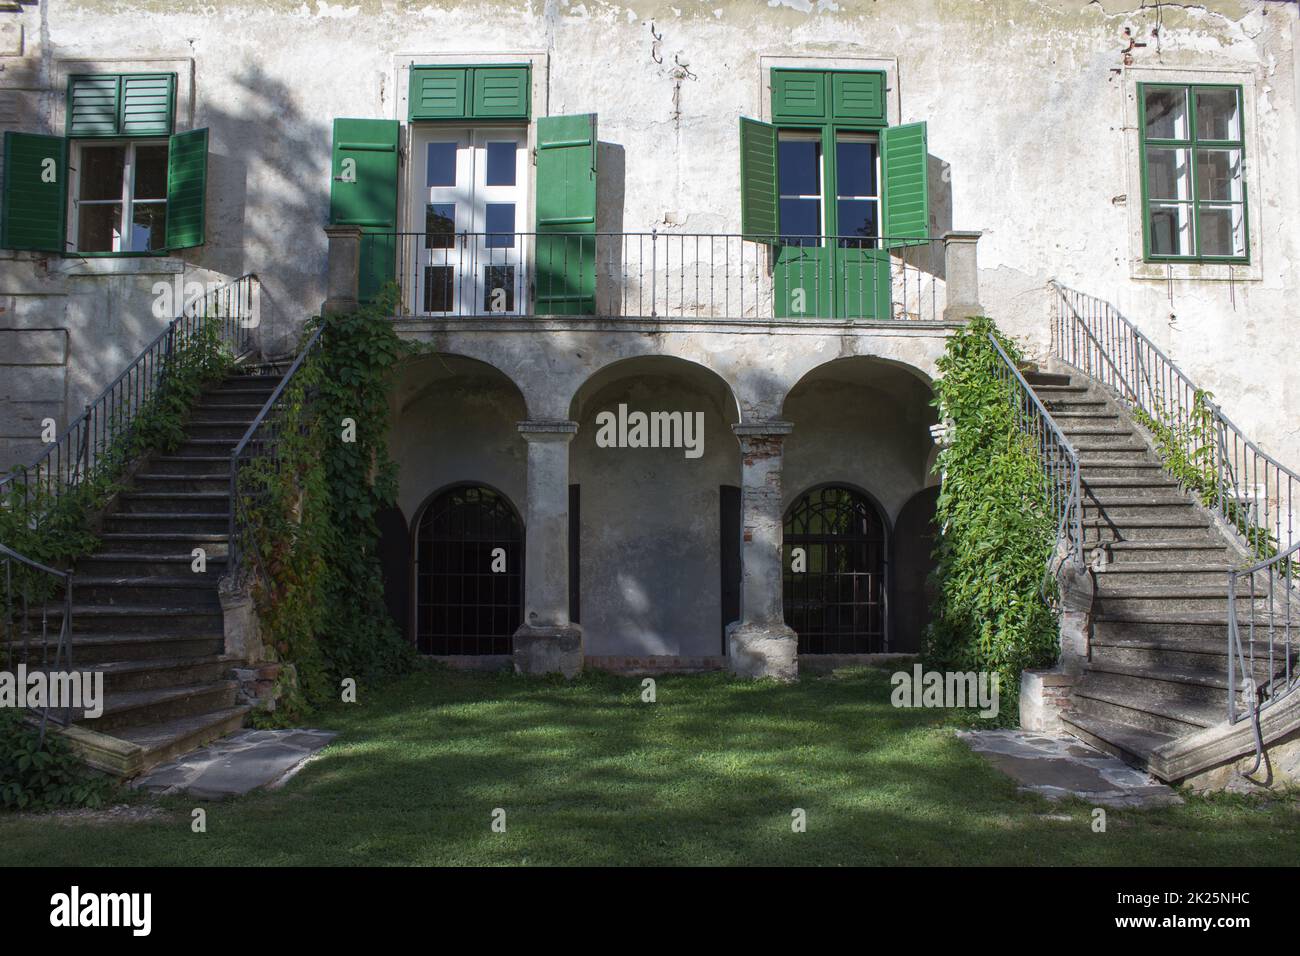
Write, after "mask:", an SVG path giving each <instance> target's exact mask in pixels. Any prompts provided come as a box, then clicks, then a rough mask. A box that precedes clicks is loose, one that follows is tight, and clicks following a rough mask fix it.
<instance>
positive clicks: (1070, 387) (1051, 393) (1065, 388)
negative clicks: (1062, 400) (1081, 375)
mask: <svg viewBox="0 0 1300 956" xmlns="http://www.w3.org/2000/svg"><path fill="white" fill-rule="evenodd" d="M1030 384H1033V383H1032V382H1031V383H1030ZM1091 387H1092V386H1090V385H1081V384H1078V383H1076V382H1074V380H1073V379H1071V380H1070V383H1069V384H1064V385H1058V384H1050V385H1034V394H1036V395H1037V396H1038V397H1039V398H1040V399H1043V398H1045V397H1051V398H1058V397H1060V396H1065V395H1082V394H1083V393H1085V392H1087V391H1088V390H1089V389H1090V388H1091Z"/></svg>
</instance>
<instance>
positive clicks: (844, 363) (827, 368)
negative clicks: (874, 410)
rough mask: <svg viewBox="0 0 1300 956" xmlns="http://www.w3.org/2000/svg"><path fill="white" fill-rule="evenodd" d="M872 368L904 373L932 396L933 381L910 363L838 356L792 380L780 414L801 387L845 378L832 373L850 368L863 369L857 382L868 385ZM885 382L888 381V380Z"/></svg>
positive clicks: (805, 370) (782, 402)
mask: <svg viewBox="0 0 1300 956" xmlns="http://www.w3.org/2000/svg"><path fill="white" fill-rule="evenodd" d="M873 366H874V367H876V368H877V369H879V370H882V371H884V370H889V371H890V372H892V371H895V370H896V371H899V372H904V373H906V374H907V376H908V377H909V378H910V379H912V380H914V381H915V382H917V383H919V384H920V385H922V386H924V388H925V390H926V393H927V395H929V396H931V397H932V396H933V395H934V379H933V378H931V377H930V375H929V374H928V373H927V372H926V371H925V370H924V369H921V368H919V367H917V366H916V365H913V364H911V363H910V362H904V361H901V360H899V359H893V358H887V357H885V356H882V355H839V356H836V357H835V358H833V359H830V360H829V361H826V362H818V363H817V364H815V365H812V366H810V367H808V368H806V369H804V370H803V371H802V372H801V373H800V374H799V376H798V377H797V378H796V379H794V381H793V383H792V384H791V385H790V387H789V388H788V389H786V391H785V394H784V395H783V396H782V399H781V412H782V414H783V415H784V414H785V412H786V407H787V405H788V404H789V401H790V396H791V395H793V394H794V393H795V392H796V391H798V390H799V387H800V386H801V385H804V384H806V383H807V382H809V381H814V380H817V379H820V378H844V377H845V376H836V375H835V374H834V373H835V372H837V371H843V372H847V371H849V369H850V368H851V367H852V368H854V369H859V368H865V369H866V370H867V372H868V374H867V375H864V376H861V377H860V379H859V380H860V381H862V382H863V384H870V378H871V377H872V376H871V375H870V371H871V370H872V367H873ZM891 377H892V376H891ZM886 381H888V378H887V379H886ZM894 381H895V382H897V381H898V379H896V378H894Z"/></svg>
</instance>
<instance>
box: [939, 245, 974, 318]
mask: <svg viewBox="0 0 1300 956" xmlns="http://www.w3.org/2000/svg"><path fill="white" fill-rule="evenodd" d="M979 238H980V233H978V232H948V233H945V234H944V237H943V276H944V283H945V286H946V288H947V291H948V297H947V302H946V304H945V305H944V307H943V320H944V321H945V322H960V321H962V320H963V319H967V318H970V317H971V316H973V315H983V314H984V306H982V305H980V295H979V292H980V288H979V268H978V267H977V265H976V261H975V246H976V244H977V243H978V242H979Z"/></svg>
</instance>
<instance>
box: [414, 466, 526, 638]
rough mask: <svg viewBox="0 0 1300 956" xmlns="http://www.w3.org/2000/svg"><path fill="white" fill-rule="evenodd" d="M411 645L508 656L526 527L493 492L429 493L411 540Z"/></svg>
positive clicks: (517, 613)
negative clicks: (412, 588) (412, 542)
mask: <svg viewBox="0 0 1300 956" xmlns="http://www.w3.org/2000/svg"><path fill="white" fill-rule="evenodd" d="M413 537H414V539H415V588H414V614H413V617H414V627H415V646H416V648H417V649H418V650H419V651H420V653H422V654H438V655H459V654H467V655H481V654H509V653H510V652H511V643H512V641H511V639H512V637H513V635H514V633H515V631H516V630H517V629H518V627H519V624H520V622H521V620H522V617H523V581H524V575H523V570H524V526H523V522H522V521H521V520H520V518H519V512H518V511H516V510H515V507H514V505H513V504H511V503H510V500H509V499H508V498H507V497H506V496H505V495H503V494H502V493H501V492H499V491H497V490H496V489H495V488H491V487H488V486H487V485H481V484H459V485H453V486H452V487H450V488H445V489H443V490H442V491H440V492H438V493H437V494H435V495H434V496H433V497H432V498H431V499H430V500H429V501H428V503H427V504H426V505H425V507H424V508H423V510H422V511H421V512H420V517H419V519H418V522H417V524H416V529H415V534H414V535H413Z"/></svg>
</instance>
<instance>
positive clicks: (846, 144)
mask: <svg viewBox="0 0 1300 956" xmlns="http://www.w3.org/2000/svg"><path fill="white" fill-rule="evenodd" d="M835 163H836V166H835V177H836V188H837V189H838V191H839V194H840V195H841V196H878V195H879V193H877V192H876V144H875V143H869V142H864V141H862V140H840V141H839V142H837V143H836V144H835ZM840 232H841V233H844V230H843V229H841V230H840Z"/></svg>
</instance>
